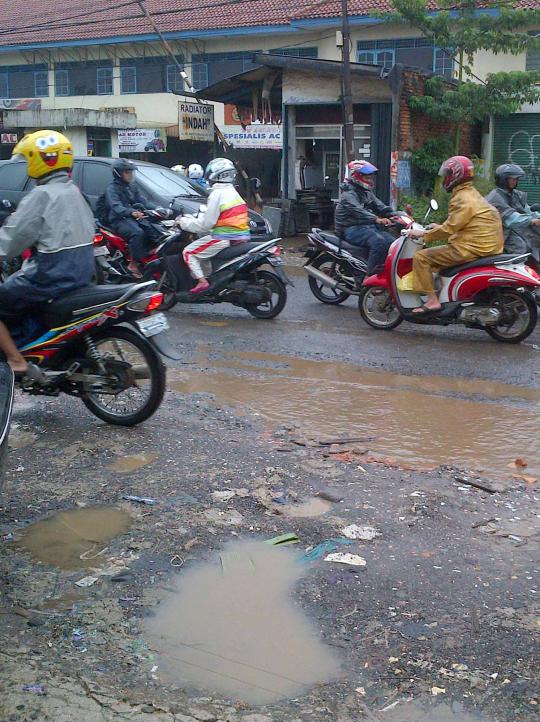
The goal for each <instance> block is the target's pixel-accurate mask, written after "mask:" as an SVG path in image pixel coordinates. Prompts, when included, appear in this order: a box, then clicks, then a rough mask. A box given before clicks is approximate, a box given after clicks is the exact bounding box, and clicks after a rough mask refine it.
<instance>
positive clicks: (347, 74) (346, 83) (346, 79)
mask: <svg viewBox="0 0 540 722" xmlns="http://www.w3.org/2000/svg"><path fill="white" fill-rule="evenodd" d="M341 35H342V42H343V45H342V46H341V59H342V63H343V90H342V96H341V97H342V99H343V140H344V143H345V147H344V156H345V161H346V162H347V163H349V162H350V161H351V160H354V115H353V103H352V89H351V33H350V30H349V9H348V7H347V0H341Z"/></svg>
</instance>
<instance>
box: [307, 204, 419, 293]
mask: <svg viewBox="0 0 540 722" xmlns="http://www.w3.org/2000/svg"><path fill="white" fill-rule="evenodd" d="M412 222H413V219H412V218H411V217H410V216H409V215H407V214H405V213H401V214H400V215H399V216H396V217H395V218H394V220H393V223H392V226H389V227H387V228H385V230H397V232H398V233H399V232H400V231H401V230H402V229H403V228H407V227H408V226H410V224H411V223H412ZM308 239H309V242H310V244H311V247H310V248H308V249H307V251H306V253H305V257H306V258H307V259H308V260H307V262H306V263H305V264H304V270H305V271H306V273H307V274H308V276H309V278H308V283H309V288H310V290H311V292H312V294H313V295H314V296H315V298H316V299H318V300H319V301H322V303H326V304H328V305H333V306H337V305H338V304H340V303H343V302H344V301H346V300H347V299H348V298H349V297H350V296H359V295H360V293H361V290H362V282H363V280H364V278H365V276H366V271H367V254H366V252H365V250H364V249H363V248H358V246H353V245H352V244H351V243H347V241H345V240H344V239H342V238H339V237H338V236H336V235H334V234H333V233H328V231H322V230H321V229H320V228H313V229H312V230H311V233H309V234H308Z"/></svg>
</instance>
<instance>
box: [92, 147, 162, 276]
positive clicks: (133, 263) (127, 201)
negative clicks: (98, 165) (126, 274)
mask: <svg viewBox="0 0 540 722" xmlns="http://www.w3.org/2000/svg"><path fill="white" fill-rule="evenodd" d="M136 170H137V166H136V165H135V163H133V162H132V161H130V160H127V159H126V158H119V159H118V160H115V161H114V163H113V165H112V171H113V180H112V182H111V183H110V185H109V186H108V187H107V190H106V191H105V204H106V207H107V210H108V221H109V226H110V227H111V228H112V230H113V231H114V232H115V233H118V235H120V236H123V237H124V238H125V239H126V240H127V242H128V244H129V250H130V253H131V260H130V262H129V264H128V270H129V271H130V273H131V274H132V275H133V276H134V277H135V278H141V277H142V274H141V272H140V269H139V261H140V260H141V259H143V258H144V257H145V256H146V255H147V254H148V249H147V243H150V244H152V243H157V241H158V239H159V233H158V232H157V231H156V230H155V229H154V228H153V226H152V224H151V223H149V222H148V221H147V220H144V213H143V212H142V210H141V208H148V209H153V208H156V206H155V205H154V204H153V203H150V201H148V200H147V199H146V198H144V197H143V196H142V195H141V193H140V191H139V189H138V188H137V186H136V185H134V184H133V177H134V173H135V171H136Z"/></svg>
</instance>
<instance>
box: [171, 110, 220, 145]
mask: <svg viewBox="0 0 540 722" xmlns="http://www.w3.org/2000/svg"><path fill="white" fill-rule="evenodd" d="M178 135H179V138H180V140H202V141H210V142H211V141H213V140H214V107H213V106H212V105H200V104H199V103H178Z"/></svg>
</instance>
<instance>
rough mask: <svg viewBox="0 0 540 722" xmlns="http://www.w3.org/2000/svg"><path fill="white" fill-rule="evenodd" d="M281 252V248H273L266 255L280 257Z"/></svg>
mask: <svg viewBox="0 0 540 722" xmlns="http://www.w3.org/2000/svg"><path fill="white" fill-rule="evenodd" d="M281 250H282V249H281V246H274V247H273V248H270V249H269V251H268V253H273V254H274V256H281Z"/></svg>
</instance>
